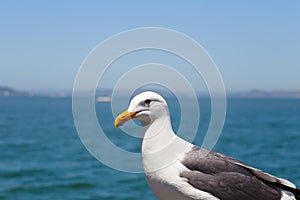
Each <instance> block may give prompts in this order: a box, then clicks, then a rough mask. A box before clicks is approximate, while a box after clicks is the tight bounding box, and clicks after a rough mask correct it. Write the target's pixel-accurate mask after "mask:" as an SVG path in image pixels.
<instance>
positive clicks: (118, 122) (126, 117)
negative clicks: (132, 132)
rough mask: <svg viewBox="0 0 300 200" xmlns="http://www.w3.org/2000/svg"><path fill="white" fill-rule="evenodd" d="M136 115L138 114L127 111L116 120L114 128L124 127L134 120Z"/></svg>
mask: <svg viewBox="0 0 300 200" xmlns="http://www.w3.org/2000/svg"><path fill="white" fill-rule="evenodd" d="M135 114H136V112H130V113H129V112H128V110H125V111H124V112H122V113H121V114H120V115H119V116H118V117H117V118H116V119H115V123H114V127H115V128H117V127H118V126H122V125H123V124H124V123H125V122H127V121H129V120H131V119H133V118H134V116H135Z"/></svg>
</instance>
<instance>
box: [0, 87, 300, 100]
mask: <svg viewBox="0 0 300 200" xmlns="http://www.w3.org/2000/svg"><path fill="white" fill-rule="evenodd" d="M84 93H85V92H83V96H84ZM128 93H130V92H127V91H123V92H122V94H120V97H127V94H128ZM161 93H164V91H161ZM111 94H112V91H111V90H109V89H107V90H97V91H96V95H95V96H96V98H101V97H111ZM181 95H182V96H184V94H181ZM0 97H49V98H67V97H72V93H71V92H69V93H68V92H52V93H46V92H45V93H32V92H27V91H19V90H16V89H13V88H11V87H7V86H0ZM198 97H200V98H201V97H203V98H209V94H208V93H199V94H198ZM227 98H255V99H270V98H272V99H300V90H299V91H288V90H273V91H267V90H259V89H255V90H251V91H242V92H228V93H227Z"/></svg>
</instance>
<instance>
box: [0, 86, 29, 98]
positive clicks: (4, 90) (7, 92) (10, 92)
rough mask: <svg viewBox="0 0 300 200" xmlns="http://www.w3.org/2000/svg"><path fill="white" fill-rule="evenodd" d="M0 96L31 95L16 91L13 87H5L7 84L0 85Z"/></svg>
mask: <svg viewBox="0 0 300 200" xmlns="http://www.w3.org/2000/svg"><path fill="white" fill-rule="evenodd" d="M0 96H2V97H9V96H15V97H16V96H18V97H24V96H32V95H31V94H30V93H29V92H25V91H18V90H15V89H13V88H10V87H7V86H0Z"/></svg>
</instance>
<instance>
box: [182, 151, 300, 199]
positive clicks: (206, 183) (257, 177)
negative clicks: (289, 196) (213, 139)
mask: <svg viewBox="0 0 300 200" xmlns="http://www.w3.org/2000/svg"><path fill="white" fill-rule="evenodd" d="M182 164H183V165H185V166H186V167H187V168H188V169H189V170H188V171H183V172H182V173H181V177H184V178H186V179H187V181H188V183H189V184H190V185H192V186H193V187H195V188H197V189H200V190H203V191H207V192H209V193H211V194H213V195H214V196H216V197H218V198H220V199H222V200H235V199H243V200H253V199H256V200H266V199H270V200H280V198H281V195H282V194H281V190H282V189H283V190H286V191H290V192H292V193H295V192H296V193H297V192H299V190H297V189H294V188H293V184H292V183H290V182H288V181H286V180H284V179H279V178H277V177H274V176H272V175H270V174H267V173H264V172H262V171H260V170H258V169H255V168H253V167H250V166H247V165H245V164H244V163H242V162H240V161H238V160H235V159H233V158H230V157H227V156H224V155H222V154H218V153H215V152H209V151H208V150H205V149H203V148H199V147H196V146H195V147H194V148H193V149H192V150H191V151H190V152H188V153H187V154H186V156H185V157H184V158H183V160H182Z"/></svg>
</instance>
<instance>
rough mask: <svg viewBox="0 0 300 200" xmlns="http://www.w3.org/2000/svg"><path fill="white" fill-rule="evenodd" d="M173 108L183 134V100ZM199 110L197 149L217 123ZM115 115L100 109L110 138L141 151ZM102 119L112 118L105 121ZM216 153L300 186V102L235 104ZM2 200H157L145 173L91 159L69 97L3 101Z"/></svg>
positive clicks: (204, 107) (101, 106)
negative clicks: (211, 122) (115, 124)
mask: <svg viewBox="0 0 300 200" xmlns="http://www.w3.org/2000/svg"><path fill="white" fill-rule="evenodd" d="M169 104H170V106H172V108H171V109H170V111H171V115H172V120H173V127H174V129H175V130H176V129H178V125H176V124H177V123H178V122H179V119H180V118H179V117H178V116H180V110H179V109H178V108H176V106H178V103H176V101H172V100H169ZM200 106H201V122H200V128H199V131H198V134H197V137H196V138H195V141H194V143H195V144H197V145H201V143H202V139H203V135H204V134H205V131H206V130H207V127H208V122H209V118H210V109H209V106H210V103H209V100H205V99H201V100H200ZM174 107H175V108H174ZM109 109H110V104H109V103H97V105H96V111H97V114H98V117H99V122H100V124H101V125H103V126H105V130H106V131H107V132H108V133H109V135H107V137H108V138H109V139H110V140H111V141H112V142H113V143H115V144H116V145H118V146H120V147H121V148H123V149H126V150H131V151H136V152H138V151H139V145H140V142H139V140H138V139H131V137H130V136H127V135H125V134H122V133H121V131H120V130H119V129H114V128H113V127H112V123H113V118H112V116H111V114H109V113H110V110H109ZM124 109H125V108H124ZM103 113H104V114H105V113H107V114H108V117H101V115H103ZM190 117H191V119H192V118H193V116H192V115H191V116H190ZM186 126H187V127H188V124H186ZM124 135H125V136H124ZM99 148H101V147H99ZM214 150H215V151H218V152H221V153H224V154H226V155H229V156H232V157H234V158H237V159H240V160H242V161H243V162H245V163H247V164H250V165H253V166H255V167H257V168H260V169H262V170H264V171H266V172H269V173H271V174H274V175H276V176H280V177H283V178H287V179H289V180H291V181H292V182H294V183H295V184H296V185H298V187H299V186H300V100H299V99H228V109H227V117H226V123H225V126H224V129H223V133H222V135H221V137H220V138H219V140H218V143H217V145H216V146H215V148H214ZM0 199H9V200H16V199H22V200H35V199H38V200H43V199H45V200H52V199H68V200H69V199H78V200H79V199H90V200H92V199H103V200H104V199H107V200H108V199H110V200H114V199H116V200H117V199H128V200H129V199H130V200H135V199H136V200H137V199H145V200H147V199H149V200H150V199H156V198H155V197H154V195H153V194H152V192H151V191H150V189H149V188H148V186H147V184H146V181H145V178H144V175H143V174H130V173H125V172H119V171H116V170H114V169H111V168H109V167H107V166H105V165H103V164H102V163H100V162H99V161H97V160H96V159H95V158H94V157H92V156H91V155H90V154H89V152H88V151H87V150H86V149H85V147H84V146H83V145H82V143H81V141H80V139H79V137H78V134H77V132H76V129H75V126H74V121H73V116H72V102H71V99H70V98H63V99H51V98H37V97H35V98H16V97H9V98H0Z"/></svg>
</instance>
